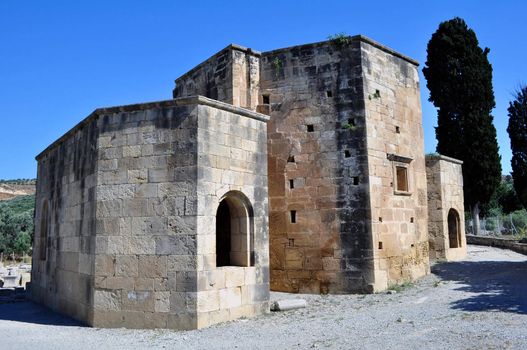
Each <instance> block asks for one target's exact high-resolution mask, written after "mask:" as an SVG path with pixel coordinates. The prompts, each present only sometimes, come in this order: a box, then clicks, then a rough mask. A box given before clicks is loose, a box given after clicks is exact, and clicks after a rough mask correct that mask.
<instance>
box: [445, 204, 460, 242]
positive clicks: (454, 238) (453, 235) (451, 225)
mask: <svg viewBox="0 0 527 350" xmlns="http://www.w3.org/2000/svg"><path fill="white" fill-rule="evenodd" d="M448 243H449V246H450V248H459V247H461V232H460V226H459V214H458V212H457V211H456V210H455V209H450V210H449V211H448Z"/></svg>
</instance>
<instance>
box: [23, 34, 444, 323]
mask: <svg viewBox="0 0 527 350" xmlns="http://www.w3.org/2000/svg"><path fill="white" fill-rule="evenodd" d="M417 67H418V64H417V62H415V61H414V60H412V59H410V58H408V57H406V56H404V55H402V54H400V53H397V52H395V51H393V50H391V49H389V48H387V47H385V46H383V45H381V44H379V43H377V42H375V41H373V40H371V39H368V38H366V37H363V36H354V37H348V38H341V39H339V40H332V41H325V42H320V43H314V44H307V45H300V46H294V47H290V48H285V49H279V50H274V51H270V52H264V53H261V52H257V51H254V50H251V49H248V48H245V47H241V46H237V45H230V46H228V47H226V48H225V49H223V50H221V51H220V52H218V53H217V54H215V55H214V56H212V57H210V58H209V59H207V60H206V61H204V62H203V63H201V64H199V65H198V66H196V67H195V68H194V69H192V70H191V71H189V72H188V73H186V74H184V75H183V76H181V77H180V78H178V79H177V80H176V87H175V89H174V91H173V97H174V99H173V100H168V101H161V102H155V103H147V104H140V105H132V106H123V107H115V108H106V109H98V110H96V111H95V112H94V113H92V115H90V116H89V117H88V118H87V119H85V120H84V121H83V122H81V123H80V124H79V125H77V126H76V127H74V128H73V129H72V130H71V131H69V132H68V133H67V134H66V135H64V136H63V137H62V138H60V139H59V140H58V141H56V142H55V143H53V144H52V145H51V146H49V147H48V148H47V149H46V150H45V151H44V152H42V153H41V154H40V155H39V156H38V157H37V160H38V163H39V167H38V186H37V209H36V217H35V220H36V233H35V237H36V238H35V243H34V251H35V252H36V254H35V255H34V270H33V285H32V290H33V298H34V299H35V300H37V301H40V302H42V303H44V304H46V305H49V306H51V307H52V308H54V309H55V310H58V311H61V312H63V313H66V314H68V315H71V316H73V317H75V318H77V319H80V320H82V321H85V322H87V323H88V324H91V325H95V326H110V327H114V326H126V327H169V328H179V329H187V328H198V327H204V326H207V325H209V324H213V323H216V322H220V321H224V320H228V319H234V318H236V317H240V316H251V315H254V314H257V313H260V312H264V311H265V310H267V301H268V297H269V288H270V289H271V290H277V291H288V292H307V293H353V292H368V293H371V292H375V291H380V290H383V289H386V288H387V287H388V286H389V285H391V284H395V283H401V282H403V281H407V280H413V279H416V278H418V277H420V276H423V275H425V274H427V273H428V272H429V251H428V245H429V238H428V206H427V182H426V171H427V170H426V167H425V157H424V140H423V130H422V121H421V106H420V96H419V80H418V72H417ZM439 181H441V179H440V180H439Z"/></svg>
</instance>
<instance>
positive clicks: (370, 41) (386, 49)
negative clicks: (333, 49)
mask: <svg viewBox="0 0 527 350" xmlns="http://www.w3.org/2000/svg"><path fill="white" fill-rule="evenodd" d="M348 38H349V39H350V40H351V41H361V42H364V43H367V44H370V45H372V46H374V47H376V48H378V49H380V50H382V51H384V52H387V53H389V54H391V55H393V56H396V57H399V58H401V59H403V60H405V61H407V62H409V63H411V64H413V65H415V66H419V62H418V61H416V60H414V59H413V58H410V57H408V56H406V55H403V54H402V53H400V52H397V51H395V50H394V49H392V48H389V47H388V46H385V45H383V44H381V43H379V42H377V41H375V40H373V39H370V38H368V37H367V36H364V35H361V34H359V35H353V36H348ZM331 41H332V40H324V41H319V42H315V43H310V44H301V45H296V46H290V47H284V48H281V49H276V50H271V51H266V52H263V53H262V55H264V56H268V55H275V54H278V53H280V52H283V51H289V50H291V49H300V48H306V47H310V46H311V47H317V46H323V45H326V44H327V43H329V42H331Z"/></svg>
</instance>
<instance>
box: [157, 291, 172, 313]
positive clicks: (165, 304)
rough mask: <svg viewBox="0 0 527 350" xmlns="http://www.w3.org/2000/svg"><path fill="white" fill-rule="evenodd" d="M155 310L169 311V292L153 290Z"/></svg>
mask: <svg viewBox="0 0 527 350" xmlns="http://www.w3.org/2000/svg"><path fill="white" fill-rule="evenodd" d="M154 296H155V304H154V310H155V312H169V311H170V292H168V291H163V292H155V293H154Z"/></svg>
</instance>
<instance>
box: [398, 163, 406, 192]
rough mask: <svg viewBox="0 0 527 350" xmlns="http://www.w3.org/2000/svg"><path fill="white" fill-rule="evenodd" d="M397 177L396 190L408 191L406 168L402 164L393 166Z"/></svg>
mask: <svg viewBox="0 0 527 350" xmlns="http://www.w3.org/2000/svg"><path fill="white" fill-rule="evenodd" d="M395 171H396V177H397V188H396V189H397V191H401V192H408V169H406V168H405V167H402V166H397V167H395Z"/></svg>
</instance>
